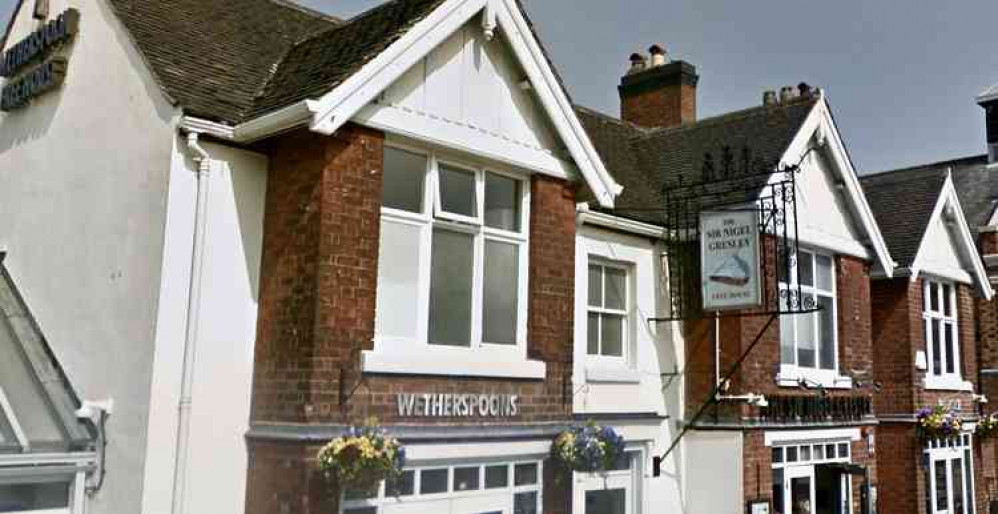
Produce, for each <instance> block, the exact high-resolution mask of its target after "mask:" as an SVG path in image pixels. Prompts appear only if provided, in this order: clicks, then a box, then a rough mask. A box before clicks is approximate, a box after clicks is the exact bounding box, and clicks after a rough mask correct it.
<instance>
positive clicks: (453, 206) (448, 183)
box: [440, 164, 478, 217]
mask: <svg viewBox="0 0 998 514" xmlns="http://www.w3.org/2000/svg"><path fill="white" fill-rule="evenodd" d="M440 207H441V208H443V210H444V211H446V212H449V213H453V214H461V215H463V216H471V217H476V216H478V205H477V200H476V195H475V173H474V172H471V171H465V170H459V169H455V168H450V167H448V166H446V165H443V164H441V165H440Z"/></svg>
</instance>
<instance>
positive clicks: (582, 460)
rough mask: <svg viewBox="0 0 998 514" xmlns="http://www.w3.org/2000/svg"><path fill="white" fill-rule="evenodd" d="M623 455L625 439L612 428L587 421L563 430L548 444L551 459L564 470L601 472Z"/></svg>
mask: <svg viewBox="0 0 998 514" xmlns="http://www.w3.org/2000/svg"><path fill="white" fill-rule="evenodd" d="M623 454H624V438H623V437H621V436H620V435H619V434H617V432H616V431H615V430H614V429H613V428H611V427H602V426H599V425H597V424H596V423H594V422H592V421H590V422H589V423H586V424H585V425H584V426H577V427H573V428H571V429H569V430H565V431H564V432H562V433H561V434H558V437H556V438H555V440H554V443H552V444H551V456H552V457H553V458H554V460H555V462H558V463H559V464H561V465H562V466H563V467H565V468H566V469H569V470H572V471H580V472H590V473H591V472H601V471H606V470H608V469H610V468H611V467H612V466H613V463H614V462H615V461H616V460H617V459H618V458H619V457H620V456H622V455H623Z"/></svg>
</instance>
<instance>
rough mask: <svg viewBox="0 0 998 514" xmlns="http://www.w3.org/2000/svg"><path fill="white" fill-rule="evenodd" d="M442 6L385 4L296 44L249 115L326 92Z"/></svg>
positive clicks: (427, 0)
mask: <svg viewBox="0 0 998 514" xmlns="http://www.w3.org/2000/svg"><path fill="white" fill-rule="evenodd" d="M443 2H444V0H394V1H391V2H387V3H384V4H381V5H379V6H377V7H375V8H373V9H371V10H369V11H367V12H364V13H362V14H360V15H358V16H356V17H354V18H352V19H350V20H349V21H347V22H346V23H344V24H342V25H339V26H336V27H333V28H331V29H330V30H326V31H324V32H322V33H320V34H316V35H314V36H312V37H310V38H308V39H306V40H305V41H302V42H300V43H298V44H296V45H295V46H294V47H292V48H291V49H290V50H289V51H288V52H287V55H285V56H284V58H283V59H282V60H281V63H280V64H279V65H278V66H277V68H276V71H275V72H274V76H273V78H272V79H271V80H270V82H269V83H268V84H267V87H266V88H265V89H264V91H263V94H262V95H261V97H260V98H258V99H257V101H256V105H255V106H254V108H253V109H252V111H251V112H250V116H251V117H253V116H258V115H261V114H264V113H267V112H270V111H273V110H276V109H279V108H280V107H283V106H286V105H290V104H292V103H294V102H297V101H299V100H304V99H307V98H316V97H319V96H322V95H323V94H325V93H328V92H329V91H331V90H332V89H333V88H335V87H336V86H338V85H339V84H341V83H342V82H343V81H344V80H346V79H347V78H349V77H350V76H351V75H353V74H354V73H356V72H357V71H359V70H360V69H361V68H362V67H363V66H364V65H365V64H367V63H368V62H369V61H370V60H371V59H373V58H374V57H376V56H377V55H378V54H380V53H381V52H383V51H384V50H385V49H387V48H388V47H389V46H390V45H391V44H392V43H394V42H395V41H396V40H398V38H400V37H402V36H403V35H404V34H405V33H406V32H408V30H409V29H410V28H412V27H413V26H414V25H416V24H417V23H419V22H420V21H421V20H422V19H423V18H425V17H426V16H427V15H429V14H430V13H431V12H433V10H434V9H436V8H437V7H438V6H440V4H442V3H443Z"/></svg>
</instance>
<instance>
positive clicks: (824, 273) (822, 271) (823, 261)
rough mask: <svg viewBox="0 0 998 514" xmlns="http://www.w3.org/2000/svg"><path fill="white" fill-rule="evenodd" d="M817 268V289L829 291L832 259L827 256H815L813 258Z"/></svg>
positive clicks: (830, 288)
mask: <svg viewBox="0 0 998 514" xmlns="http://www.w3.org/2000/svg"><path fill="white" fill-rule="evenodd" d="M814 260H815V263H816V264H817V268H818V273H817V275H818V288H819V289H823V290H825V291H831V290H832V288H833V286H832V258H831V257H828V256H827V255H816V256H815V257H814Z"/></svg>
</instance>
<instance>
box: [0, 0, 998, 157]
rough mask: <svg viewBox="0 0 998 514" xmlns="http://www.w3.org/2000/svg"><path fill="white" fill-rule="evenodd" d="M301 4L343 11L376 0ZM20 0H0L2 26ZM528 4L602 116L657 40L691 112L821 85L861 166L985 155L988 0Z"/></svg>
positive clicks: (996, 55) (568, 78) (990, 60)
mask: <svg viewBox="0 0 998 514" xmlns="http://www.w3.org/2000/svg"><path fill="white" fill-rule="evenodd" d="M143 1H158V0H143ZM300 2H301V3H303V4H305V5H308V6H310V7H313V8H316V9H320V10H323V11H325V12H329V13H331V14H335V15H338V16H341V17H350V16H353V15H355V14H357V13H359V12H362V11H363V10H365V9H367V8H370V7H372V6H374V5H377V4H378V3H380V0H300ZM15 3H16V0H0V20H2V21H6V19H7V18H8V16H9V13H10V12H11V11H12V10H13V6H14V4H15ZM524 3H525V4H526V5H527V10H528V12H529V13H530V15H531V18H532V19H533V21H534V23H535V25H537V28H538V31H539V33H540V37H541V40H542V42H543V43H544V45H545V46H546V47H547V49H548V50H549V52H550V53H551V54H552V58H553V59H554V61H555V65H556V66H557V68H558V71H559V72H560V73H561V74H562V76H563V78H564V79H565V82H566V83H567V87H568V89H569V92H570V94H571V95H572V98H573V100H574V101H575V102H576V103H580V104H582V105H585V106H588V107H591V108H594V109H597V110H600V111H603V112H606V113H609V114H614V115H616V114H617V113H618V112H619V101H618V97H617V89H616V87H617V85H618V84H619V80H620V76H621V74H623V72H624V71H625V70H626V69H627V65H628V61H627V58H628V56H629V55H630V54H631V53H633V52H646V51H647V49H648V47H649V46H651V45H652V44H653V43H659V44H661V45H663V46H664V47H665V48H666V49H668V51H669V54H670V57H672V58H676V59H683V60H686V61H688V62H691V63H693V64H694V65H696V66H697V67H698V69H699V72H700V85H699V99H698V101H699V115H700V117H706V116H712V115H716V114H720V113H724V112H727V111H731V110H737V109H742V108H746V107H751V106H754V105H757V104H759V103H760V102H761V101H762V92H763V91H764V90H766V89H775V90H778V89H779V88H780V87H781V86H785V85H792V84H797V83H799V82H801V81H804V82H807V83H809V84H812V85H815V86H819V87H822V88H823V89H824V90H825V92H826V94H827V96H828V99H829V101H830V102H831V106H832V110H833V112H834V114H835V119H836V122H837V124H838V126H839V129H840V130H841V132H842V135H843V138H844V140H845V143H846V146H847V147H848V148H849V151H850V153H851V155H852V157H853V160H854V162H855V164H856V167H857V170H858V171H859V172H860V173H862V174H865V173H870V172H875V171H883V170H886V169H893V168H898V167H902V166H906V165H912V164H918V163H927V162H933V161H939V160H945V159H951V158H956V157H963V156H968V155H975V154H981V153H984V148H985V143H984V116H983V111H982V109H981V108H980V107H978V106H977V105H976V103H975V102H974V98H975V97H976V96H977V94H978V93H980V92H981V91H983V90H984V89H985V88H986V87H988V86H989V85H991V84H995V83H998V30H995V28H994V27H995V25H994V24H995V20H998V2H996V1H994V0H953V1H949V2H944V1H939V0H931V1H930V0H834V1H825V2H815V1H806V0H798V1H790V0H755V1H745V0H617V1H607V0H524Z"/></svg>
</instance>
